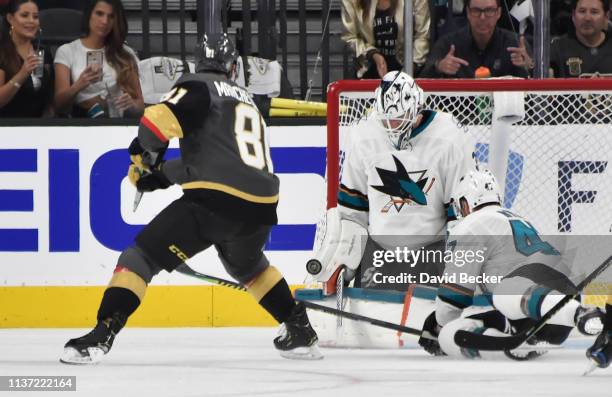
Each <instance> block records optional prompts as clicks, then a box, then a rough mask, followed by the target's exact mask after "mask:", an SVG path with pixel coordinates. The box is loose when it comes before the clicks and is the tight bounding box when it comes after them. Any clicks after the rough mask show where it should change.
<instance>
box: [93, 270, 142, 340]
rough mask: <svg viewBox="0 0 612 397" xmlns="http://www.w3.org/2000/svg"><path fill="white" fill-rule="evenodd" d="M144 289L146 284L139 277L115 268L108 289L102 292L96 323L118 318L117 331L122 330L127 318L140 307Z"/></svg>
mask: <svg viewBox="0 0 612 397" xmlns="http://www.w3.org/2000/svg"><path fill="white" fill-rule="evenodd" d="M146 288H147V284H146V283H145V281H144V280H143V279H142V278H141V277H140V276H138V275H137V274H136V273H133V272H131V271H129V270H128V269H126V268H124V267H122V266H117V268H116V269H115V272H114V274H113V278H112V279H111V282H110V284H109V287H108V288H107V289H106V291H104V296H103V297H102V302H101V303H100V308H99V309H98V316H97V318H98V321H104V320H107V319H109V318H113V317H115V318H116V316H118V317H119V320H120V323H121V324H119V326H120V328H119V329H121V328H123V326H124V325H125V322H126V321H127V319H128V317H129V316H131V315H132V313H134V311H136V309H137V308H138V306H140V302H141V300H142V298H143V297H144V293H145V290H146ZM117 331H118V330H117Z"/></svg>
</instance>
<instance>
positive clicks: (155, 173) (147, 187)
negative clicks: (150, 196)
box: [128, 163, 172, 192]
mask: <svg viewBox="0 0 612 397" xmlns="http://www.w3.org/2000/svg"><path fill="white" fill-rule="evenodd" d="M162 164H163V163H162ZM162 164H160V165H159V167H157V168H153V169H150V170H143V169H142V168H140V167H138V165H136V164H130V168H129V169H128V178H129V180H130V182H131V183H132V185H134V186H136V189H138V191H139V192H152V191H154V190H158V189H167V188H168V187H169V186H171V185H172V182H171V181H170V180H169V179H168V178H167V177H166V175H164V173H163V172H162V171H161V166H162Z"/></svg>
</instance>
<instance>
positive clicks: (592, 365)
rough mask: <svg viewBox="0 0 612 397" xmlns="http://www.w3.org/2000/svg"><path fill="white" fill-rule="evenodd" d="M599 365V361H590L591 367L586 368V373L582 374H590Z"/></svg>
mask: <svg viewBox="0 0 612 397" xmlns="http://www.w3.org/2000/svg"><path fill="white" fill-rule="evenodd" d="M598 367H599V366H598V365H597V363H594V362H592V363H589V367H588V368H587V369H586V371H584V373H583V374H582V376H587V375H588V374H590V373H591V372H593V371H595V370H596V369H597V368H598Z"/></svg>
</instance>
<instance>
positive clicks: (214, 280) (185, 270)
mask: <svg viewBox="0 0 612 397" xmlns="http://www.w3.org/2000/svg"><path fill="white" fill-rule="evenodd" d="M175 270H176V271H177V272H179V273H181V274H184V275H186V276H190V277H194V278H197V279H200V280H204V281H207V282H209V283H211V284H217V285H221V286H224V287H229V288H233V289H236V290H239V291H245V292H246V290H247V289H246V288H245V287H244V286H242V285H240V284H238V283H236V282H233V281H229V280H224V279H222V278H219V277H215V276H209V275H208V274H204V273H200V272H198V271H196V270H193V269H192V268H191V267H189V265H187V264H186V263H182V264H180V265H179V266H178V267H177V268H176V269H175ZM300 302H302V303H303V304H304V306H306V307H307V308H309V309H312V310H317V311H321V312H324V313H327V314H332V315H334V316H339V317H344V318H348V319H349V320H354V321H362V322H366V323H370V324H372V325H375V326H377V327H381V328H387V329H392V330H395V331H401V332H404V333H406V334H411V335H417V336H421V332H422V331H421V330H420V329H416V328H410V327H406V326H403V325H400V324H394V323H390V322H388V321H383V320H378V319H375V318H371V317H367V316H362V315H360V314H355V313H350V312H346V311H344V310H339V309H336V308H333V307H328V306H324V305H319V304H318V303H314V302H311V301H307V300H300Z"/></svg>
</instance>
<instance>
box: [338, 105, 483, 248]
mask: <svg viewBox="0 0 612 397" xmlns="http://www.w3.org/2000/svg"><path fill="white" fill-rule="evenodd" d="M423 116H424V117H423V119H422V122H421V123H420V125H419V126H418V127H417V128H415V129H414V131H413V132H412V136H411V138H410V141H409V147H408V149H406V150H397V149H396V148H395V147H394V146H393V145H392V144H391V142H390V140H389V138H388V136H387V133H386V132H385V131H384V130H383V129H382V127H381V125H380V122H379V121H378V120H377V119H376V118H375V117H374V115H373V113H372V114H371V115H370V116H369V117H368V118H367V119H366V120H364V121H363V122H361V123H359V124H358V125H356V126H355V127H353V128H352V129H351V131H350V137H349V144H348V145H347V146H348V150H347V151H346V157H345V161H344V163H343V166H342V176H341V183H340V189H339V192H338V204H339V206H338V207H339V210H340V213H341V216H342V217H343V218H348V219H353V220H355V221H357V222H359V223H360V224H362V225H363V226H364V227H367V228H368V231H369V233H370V236H371V237H372V239H373V240H374V241H376V242H377V243H379V244H380V245H382V246H383V247H385V248H390V246H389V244H386V243H385V241H383V239H382V238H381V236H410V237H411V238H410V242H409V243H407V244H406V246H407V247H408V248H419V247H421V246H423V245H426V244H428V243H430V242H433V241H437V240H440V238H436V236H442V235H444V231H445V225H446V222H447V220H448V216H449V208H450V206H449V204H450V200H451V197H452V193H453V190H454V189H455V187H456V185H457V184H458V183H459V178H460V177H461V176H463V175H464V174H466V173H467V171H468V170H469V169H472V168H473V167H474V165H475V160H474V155H473V152H474V142H473V140H472V139H471V137H470V136H469V135H468V134H467V133H466V132H465V131H464V129H462V128H461V127H460V126H459V125H458V123H457V122H456V121H455V120H453V118H452V116H451V115H450V114H447V113H443V112H434V111H425V112H424V113H423ZM377 236H378V238H377ZM409 245H411V246H409Z"/></svg>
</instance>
